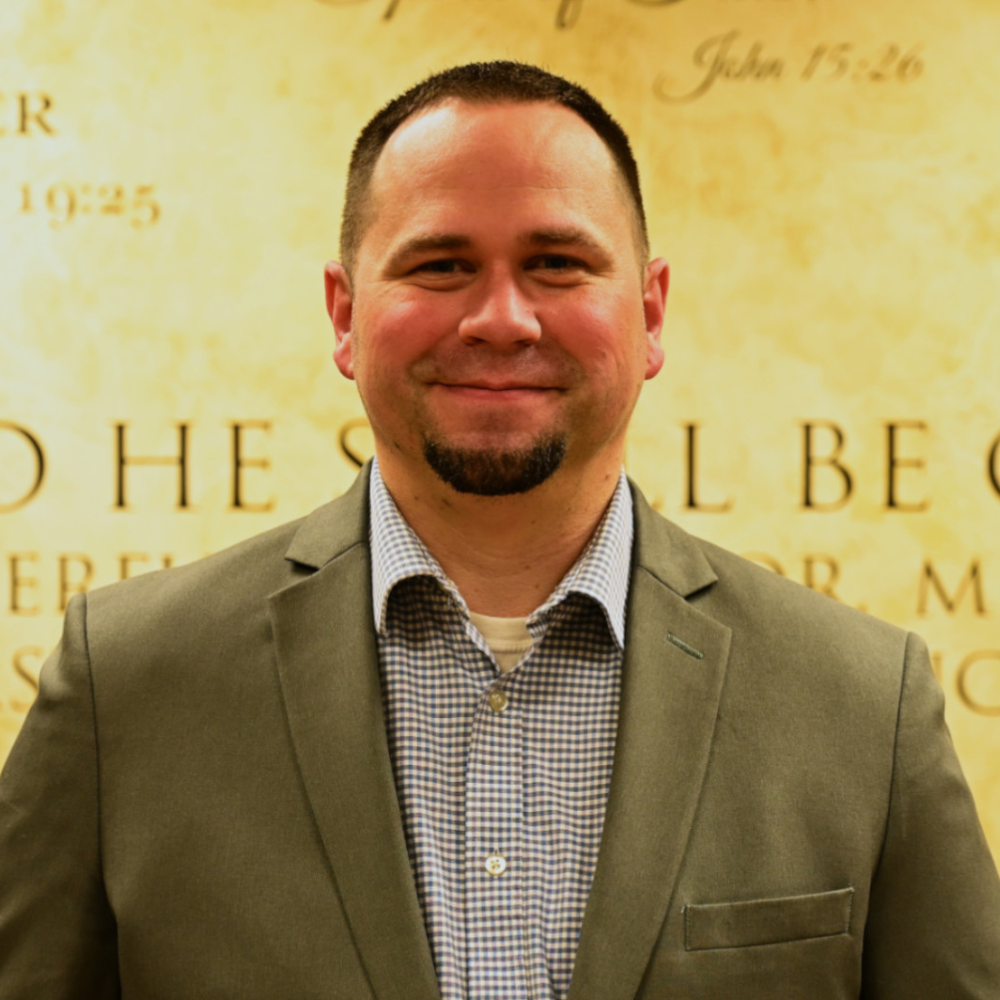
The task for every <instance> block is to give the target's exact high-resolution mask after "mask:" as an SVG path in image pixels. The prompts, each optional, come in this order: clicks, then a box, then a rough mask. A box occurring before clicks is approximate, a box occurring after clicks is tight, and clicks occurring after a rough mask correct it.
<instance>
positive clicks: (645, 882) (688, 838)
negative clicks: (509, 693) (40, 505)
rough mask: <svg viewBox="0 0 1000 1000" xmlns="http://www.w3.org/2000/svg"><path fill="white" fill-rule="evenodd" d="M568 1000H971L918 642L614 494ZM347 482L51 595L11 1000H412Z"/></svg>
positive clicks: (17, 833) (362, 563) (420, 950)
mask: <svg viewBox="0 0 1000 1000" xmlns="http://www.w3.org/2000/svg"><path fill="white" fill-rule="evenodd" d="M636 501H637V503H636V540H635V552H634V558H633V571H632V581H631V590H630V594H629V601H628V614H627V641H626V651H625V660H624V665H623V672H622V696H621V709H620V720H619V729H618V737H617V744H616V751H615V763H614V771H613V777H612V782H611V791H610V797H609V800H608V806H607V815H606V821H605V827H604V835H603V839H602V843H601V849H600V856H599V859H598V862H597V869H596V873H595V876H594V883H593V889H592V892H591V895H590V899H589V902H588V904H587V910H586V914H585V917H584V921H583V929H582V933H581V938H580V945H579V951H578V954H577V959H576V966H575V969H574V972H573V980H572V986H571V989H570V993H569V997H570V1000H631V998H643V1000H654V998H655V1000H659V998H664V1000H665V998H671V1000H677V998H684V1000H704V998H718V1000H758V998H759V1000H765V998H766V1000H833V998H837V1000H858V998H859V997H861V998H878V1000H960V998H961V1000H973V998H975V1000H987V998H991V1000H995V998H997V997H1000V881H998V879H997V874H996V869H995V867H994V864H993V861H992V859H991V857H990V854H989V851H988V849H987V846H986V843H985V840H984V837H983V834H982V830H981V828H980V825H979V822H978V820H977V817H976V812H975V808H974V805H973V802H972V799H971V797H970V794H969V791H968V788H967V787H966V784H965V781H964V780H963V778H962V774H961V771H960V768H959V765H958V762H957V760H956V758H955V754H954V752H953V750H952V746H951V741H950V739H949V736H948V733H947V730H946V728H945V725H944V721H943V715H942V709H943V697H942V694H941V690H940V688H939V687H938V685H937V683H936V682H935V680H934V678H933V676H932V672H931V670H930V666H929V663H928V657H927V653H926V651H925V648H924V646H923V644H922V643H921V642H920V641H919V640H918V639H916V638H914V637H912V636H907V635H906V634H905V633H903V632H901V631H900V630H898V629H896V628H893V627H891V626H889V625H886V624H884V623H881V622H878V621H876V620H875V619H873V618H869V617H867V616H865V615H862V614H860V613H859V612H856V611H853V610H850V609H848V608H846V607H844V606H842V605H839V604H837V603H836V602H834V601H832V600H829V599H828V598H825V597H821V596H819V595H817V594H815V593H812V592H811V591H809V590H806V589H804V588H802V587H799V586H797V585H795V584H792V583H789V582H787V581H785V580H783V579H781V578H779V577H777V576H775V575H773V574H771V573H769V572H767V571H766V570H762V569H760V568H759V567H756V566H753V565H751V564H750V563H748V562H745V561H743V560H741V559H739V558H737V557H736V556H733V555H731V554H729V553H727V552H724V551H722V550H720V549H718V548H716V547H714V546H712V545H709V544H707V543H705V542H701V541H697V540H695V539H693V538H691V537H690V536H688V535H686V534H685V533H684V532H682V531H681V530H680V529H678V528H677V527H675V526H673V525H672V524H670V523H669V522H667V521H666V520H664V519H662V518H661V517H660V516H659V515H657V514H655V513H654V512H653V511H652V510H650V508H649V507H648V506H647V505H646V503H645V502H644V501H643V500H642V498H641V496H639V495H638V494H637V496H636ZM367 525H368V522H367V473H363V474H362V475H361V476H360V477H359V479H358V482H357V483H356V484H355V486H354V487H353V488H352V489H351V491H350V492H349V493H347V494H346V495H345V496H343V497H341V498H340V499H338V500H335V501H334V502H333V503H331V504H328V505H327V506H325V507H323V508H321V509H320V510H318V511H316V512H315V513H314V514H312V515H310V516H309V517H307V518H305V519H304V520H302V521H300V522H298V523H296V524H292V525H288V526H285V527H282V528H278V529H276V530H274V531H271V532H269V533H267V534H264V535H261V536H259V537H257V538H253V539H251V540H249V541H247V542H245V543H242V544H240V545H237V546H236V547H235V548H232V549H229V550H227V551H225V552H222V553H220V554H218V555H216V556H213V557H211V558H209V559H205V560H202V561H200V562H197V563H194V564H191V565H189V566H184V567H180V568H178V569H173V570H168V571H164V572H161V573H154V574H149V575H147V576H142V577H139V578H137V579H134V580H130V581H127V582H126V583H123V584H118V585H115V586H113V587H109V588H106V589H103V590H99V591H95V592H94V593H92V594H90V595H89V596H87V597H83V596H81V597H78V598H75V599H74V601H73V603H72V604H71V606H70V608H69V610H68V613H67V616H66V627H65V633H64V637H63V640H62V643H61V645H60V647H59V649H58V650H57V651H56V652H55V653H54V654H53V656H52V657H51V658H50V660H49V661H48V662H47V664H46V666H45V668H44V669H43V671H42V679H41V690H40V692H39V695H38V698H37V701H36V703H35V705H34V707H33V708H32V710H31V712H30V713H29V716H28V718H27V720H26V722H25V725H24V728H23V731H22V734H21V736H20V737H19V739H18V741H17V744H16V745H15V747H14V750H13V752H12V754H11V756H10V759H9V761H8V763H7V765H6V768H5V769H4V772H3V776H2V778H0V998H2V1000H109V998H112V997H119V996H121V997H124V998H125V1000H223V998H233V1000H237V998H238V1000H281V998H288V1000H312V998H315V1000H320V998H323V1000H329V998H337V997H340V998H349V1000H373V998H377V1000H434V998H436V997H438V987H437V980H436V977H435V972H434V965H433V961H432V956H431V951H430V948H429V946H428V941H427V937H426V934H425V931H424V925H423V920H422V917H421V911H420V907H419V904H418V901H417V896H416V891H415V888H414V883H413V878H412V875H411V870H410V866H409V863H408V859H407V853H406V845H405V840H404V836H403V828H402V824H401V820H400V813H399V806H398V802H397V797H396V789H395V784H394V780H393V773H392V766H391V763H390V759H389V752H388V748H387V741H386V733H385V723H384V719H383V710H382V700H381V695H380V687H379V675H378V665H377V657H376V643H375V636H374V631H373V624H372V608H371V582H370V564H369V549H368V526H367Z"/></svg>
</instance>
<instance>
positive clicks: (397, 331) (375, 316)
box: [355, 296, 449, 369]
mask: <svg viewBox="0 0 1000 1000" xmlns="http://www.w3.org/2000/svg"><path fill="white" fill-rule="evenodd" d="M436 299H437V301H435V300H436ZM442 300H443V297H437V296H435V297H432V298H430V299H429V301H421V302H416V301H413V300H412V299H404V300H400V301H396V302H391V301H390V302H386V303H383V304H380V305H379V306H378V307H377V308H373V309H370V310H364V311H362V312H361V314H360V315H359V316H358V317H357V321H356V327H355V328H356V330H357V340H358V348H360V351H361V354H362V357H363V359H364V363H367V364H368V365H370V366H374V367H376V368H379V369H399V368H402V367H405V366H406V365H407V364H409V363H410V362H412V361H414V360H416V359H417V358H419V357H421V356H422V355H423V354H425V353H426V352H427V351H428V350H430V349H431V348H433V347H434V345H435V344H436V343H437V342H438V341H439V340H440V339H441V337H442V336H443V335H445V333H446V332H447V330H448V328H449V326H448V324H449V310H448V309H447V308H446V303H445V302H443V301H442ZM356 350H357V348H356Z"/></svg>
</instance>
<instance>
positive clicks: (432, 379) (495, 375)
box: [410, 351, 580, 389]
mask: <svg viewBox="0 0 1000 1000" xmlns="http://www.w3.org/2000/svg"><path fill="white" fill-rule="evenodd" d="M410 374H411V375H412V376H413V377H414V378H416V379H417V380H418V381H420V382H424V383H426V384H430V383H441V384H443V385H474V384H477V383H478V384H493V383H502V384H509V385H518V386H535V387H538V388H552V389H568V388H570V387H571V386H573V385H576V384H577V383H578V382H579V380H580V369H579V365H578V364H577V363H576V362H575V361H574V360H573V359H572V358H569V357H566V356H561V357H560V356H555V355H553V356H551V357H542V356H540V355H537V354H536V355H534V356H532V357H528V356H527V355H525V354H518V355H514V356H511V357H503V356H497V355H493V356H476V355H475V354H470V353H468V352H467V351H466V352H461V353H454V354H453V353H448V354H444V355H434V356H432V357H423V358H420V359H418V360H417V361H415V362H414V363H413V365H411V367H410Z"/></svg>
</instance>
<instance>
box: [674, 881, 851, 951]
mask: <svg viewBox="0 0 1000 1000" xmlns="http://www.w3.org/2000/svg"><path fill="white" fill-rule="evenodd" d="M853 900H854V890H853V889H837V890H835V891H833V892H817V893H810V894H809V895H806V896H781V897H778V898H775V899H751V900H745V901H741V902H736V903H704V904H701V903H699V904H690V903H689V904H688V905H687V906H685V907H684V948H685V950H687V951H706V950H709V949H713V948H749V947H752V946H754V945H762V944H779V943H781V942H785V941H804V940H808V939H810V938H820V937H831V936H833V935H837V934H846V933H847V932H848V929H849V928H850V925H851V904H852V902H853Z"/></svg>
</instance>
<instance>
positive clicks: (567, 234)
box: [521, 226, 606, 254]
mask: <svg viewBox="0 0 1000 1000" xmlns="http://www.w3.org/2000/svg"><path fill="white" fill-rule="evenodd" d="M521 242H523V243H527V244H528V245H529V246H537V247H543V246H546V247H551V246H557V247H558V246H563V247H566V246H573V247H585V248H586V249H588V250H593V251H595V252H596V253H602V254H603V253H606V251H605V249H604V246H603V245H602V244H601V243H599V242H598V241H597V240H596V239H594V237H593V236H591V235H590V234H589V233H587V232H585V231H584V230H582V229H578V228H576V227H575V226H571V227H568V228H566V229H536V230H534V231H533V232H530V233H528V234H527V235H526V236H525V237H522V240H521Z"/></svg>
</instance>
